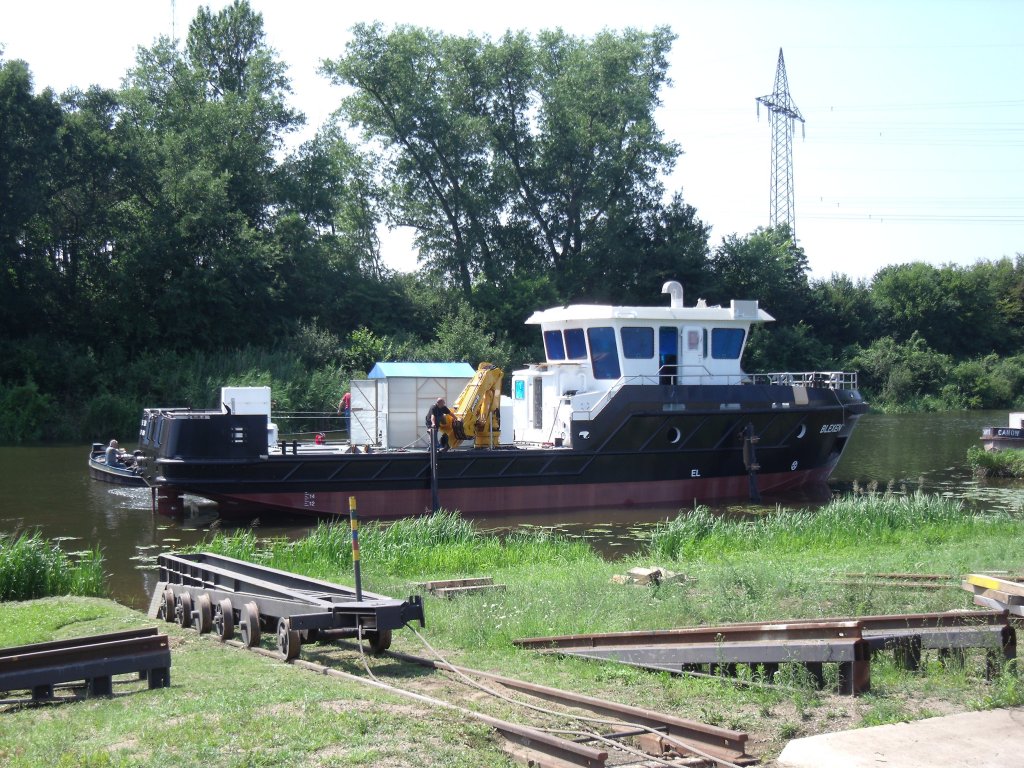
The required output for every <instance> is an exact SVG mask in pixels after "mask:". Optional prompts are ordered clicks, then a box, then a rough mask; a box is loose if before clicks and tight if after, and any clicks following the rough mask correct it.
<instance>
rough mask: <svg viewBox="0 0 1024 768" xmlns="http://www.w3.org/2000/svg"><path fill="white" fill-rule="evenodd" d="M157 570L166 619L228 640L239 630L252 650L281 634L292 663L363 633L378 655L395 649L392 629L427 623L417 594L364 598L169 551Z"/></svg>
mask: <svg viewBox="0 0 1024 768" xmlns="http://www.w3.org/2000/svg"><path fill="white" fill-rule="evenodd" d="M157 565H158V566H159V568H160V582H161V584H162V586H163V592H162V594H161V595H160V596H159V615H160V617H162V618H163V619H164V620H166V621H174V622H177V623H178V624H180V625H181V626H182V627H188V626H191V627H193V628H194V629H196V630H197V631H199V632H201V633H203V632H210V631H211V630H212V631H215V632H216V633H217V635H218V637H220V639H221V640H228V639H230V638H231V637H233V636H234V632H235V628H236V627H237V628H238V630H239V634H240V635H241V639H242V642H243V643H244V644H245V645H247V646H249V647H252V646H255V645H258V644H259V642H260V637H261V631H262V630H264V629H267V630H273V629H276V630H277V647H278V650H279V651H280V652H281V655H282V656H283V657H284V658H285V659H294V658H295V657H296V656H298V655H299V649H300V647H301V645H302V643H303V641H313V640H320V639H334V638H340V637H357V636H360V635H362V636H363V637H365V638H366V640H367V642H368V643H369V646H370V650H371V651H373V652H374V653H382V652H383V651H385V650H387V649H388V648H389V647H390V645H391V633H392V630H394V629H399V628H401V627H403V626H405V625H406V624H407V623H409V622H412V621H418V622H419V623H420V626H424V618H423V601H422V598H420V597H419V596H415V595H414V596H411V597H410V598H409V599H408V600H395V599H394V598H390V597H385V596H383V595H376V594H373V593H372V592H366V591H362V592H361V594H359V595H358V596H357V594H356V590H354V589H352V588H351V587H345V586H341V585H339V584H332V583H331V582H328V581H320V580H319V579H312V578H308V577H306V576H299V575H298V574H294V573H289V572H288V571H280V570H277V569H276V568H267V567H265V566H262V565H255V564H253V563H247V562H245V561H244V560H236V559H234V558H232V557H225V556H223V555H215V554H213V553H210V552H197V553H194V554H163V555H159V556H158V558H157ZM158 588H159V587H158ZM357 597H358V598H359V599H357Z"/></svg>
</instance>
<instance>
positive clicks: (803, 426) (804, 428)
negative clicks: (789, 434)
mask: <svg viewBox="0 0 1024 768" xmlns="http://www.w3.org/2000/svg"><path fill="white" fill-rule="evenodd" d="M806 434H807V425H806V424H801V425H800V431H799V432H797V433H796V439H797V440H799V439H801V438H802V437H803V436H804V435H806Z"/></svg>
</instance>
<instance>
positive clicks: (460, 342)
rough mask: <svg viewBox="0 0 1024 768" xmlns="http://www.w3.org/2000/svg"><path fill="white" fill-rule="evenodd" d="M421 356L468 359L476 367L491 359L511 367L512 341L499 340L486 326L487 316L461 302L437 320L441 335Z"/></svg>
mask: <svg viewBox="0 0 1024 768" xmlns="http://www.w3.org/2000/svg"><path fill="white" fill-rule="evenodd" d="M415 357H416V358H417V359H420V360H443V361H445V362H465V363H469V364H470V365H472V366H473V368H474V369H475V368H476V366H477V365H479V364H480V363H482V362H485V361H486V362H491V363H494V364H495V365H497V366H498V367H500V368H504V369H506V370H508V367H509V364H510V363H511V362H512V359H513V351H512V347H511V345H510V344H509V343H508V342H507V341H503V340H502V341H499V340H498V339H496V338H495V336H494V334H492V333H490V332H489V331H487V330H486V329H485V326H484V319H483V318H482V317H481V316H480V314H479V313H477V312H475V311H474V310H472V309H471V308H470V307H469V306H468V305H465V304H461V303H460V304H459V305H458V307H457V308H456V309H455V311H454V312H450V313H448V314H446V315H445V316H444V317H442V318H441V320H440V321H439V322H438V324H437V338H436V340H435V341H433V342H431V343H430V344H427V345H426V346H424V347H423V348H422V349H421V350H419V351H418V352H417V353H416V355H415Z"/></svg>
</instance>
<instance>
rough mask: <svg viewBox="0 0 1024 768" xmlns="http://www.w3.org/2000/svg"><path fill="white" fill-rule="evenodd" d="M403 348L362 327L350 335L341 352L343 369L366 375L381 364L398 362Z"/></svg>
mask: <svg viewBox="0 0 1024 768" xmlns="http://www.w3.org/2000/svg"><path fill="white" fill-rule="evenodd" d="M400 349H401V347H400V346H399V345H398V344H396V343H395V341H394V340H392V339H389V338H387V337H381V336H378V335H377V334H375V333H374V332H373V331H371V330H370V329H369V328H365V327H360V328H357V329H356V330H354V331H352V333H351V334H349V337H348V339H347V340H346V341H345V346H344V347H343V348H342V350H341V367H342V368H343V369H344V370H345V371H349V372H350V373H352V374H362V375H365V374H367V373H369V372H370V369H371V368H373V366H374V365H376V364H377V363H380V362H391V361H393V360H396V359H397V358H398V357H399V355H400V352H399V350H400Z"/></svg>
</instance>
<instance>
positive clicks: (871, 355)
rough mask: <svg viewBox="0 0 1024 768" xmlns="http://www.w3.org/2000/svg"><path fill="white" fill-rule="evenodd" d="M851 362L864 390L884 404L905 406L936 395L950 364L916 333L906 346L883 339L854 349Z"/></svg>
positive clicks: (906, 342) (944, 379)
mask: <svg viewBox="0 0 1024 768" xmlns="http://www.w3.org/2000/svg"><path fill="white" fill-rule="evenodd" d="M850 362H851V364H852V366H853V367H854V368H855V369H857V370H859V371H860V372H861V383H862V384H863V385H864V387H865V389H867V390H869V391H871V392H873V393H875V394H877V396H878V398H879V399H881V400H882V401H884V402H886V403H906V402H910V401H913V400H914V399H916V398H920V397H921V396H922V395H926V394H929V393H935V392H937V391H938V390H939V389H940V388H941V387H942V385H943V384H944V383H945V382H946V377H947V374H948V372H949V369H950V367H951V363H952V361H951V360H950V358H949V357H948V356H947V355H943V354H941V353H939V352H936V351H935V350H933V349H932V348H931V347H929V346H928V343H927V342H926V341H925V340H924V338H923V337H922V336H920V335H918V334H917V333H913V334H911V336H910V338H909V339H908V340H907V341H905V342H898V341H896V340H895V339H893V338H892V337H890V336H886V337H884V338H881V339H878V340H876V341H875V342H873V343H872V344H871V345H870V346H869V347H867V348H866V349H863V348H859V347H858V348H855V350H854V351H853V356H852V358H851V361H850Z"/></svg>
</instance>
